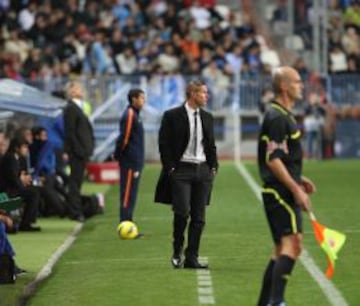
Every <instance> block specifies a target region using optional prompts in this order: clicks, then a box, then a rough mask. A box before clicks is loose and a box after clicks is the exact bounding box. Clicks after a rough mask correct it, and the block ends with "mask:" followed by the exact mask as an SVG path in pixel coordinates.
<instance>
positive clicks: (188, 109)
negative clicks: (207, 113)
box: [185, 102, 200, 118]
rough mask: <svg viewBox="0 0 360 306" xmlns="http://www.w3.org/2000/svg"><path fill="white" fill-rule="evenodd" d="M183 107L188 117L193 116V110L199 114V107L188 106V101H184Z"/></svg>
mask: <svg viewBox="0 0 360 306" xmlns="http://www.w3.org/2000/svg"><path fill="white" fill-rule="evenodd" d="M185 109H186V112H187V113H188V115H189V117H190V118H193V117H194V113H195V112H198V113H199V114H200V109H199V108H197V109H193V108H192V107H190V105H189V103H188V102H186V103H185Z"/></svg>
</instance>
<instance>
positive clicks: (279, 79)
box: [273, 66, 298, 94]
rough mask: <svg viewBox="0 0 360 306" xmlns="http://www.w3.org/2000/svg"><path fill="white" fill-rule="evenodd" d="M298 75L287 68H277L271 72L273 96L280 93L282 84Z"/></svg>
mask: <svg viewBox="0 0 360 306" xmlns="http://www.w3.org/2000/svg"><path fill="white" fill-rule="evenodd" d="M296 75H298V72H297V71H296V70H295V69H294V68H292V67H289V66H282V67H278V68H276V69H275V70H274V72H273V88H274V92H275V94H280V93H281V92H282V84H283V83H289V82H290V81H291V80H292V78H294V76H296Z"/></svg>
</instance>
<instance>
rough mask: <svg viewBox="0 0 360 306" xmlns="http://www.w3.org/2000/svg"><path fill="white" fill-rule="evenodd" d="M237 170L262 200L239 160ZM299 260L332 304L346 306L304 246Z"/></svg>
mask: <svg viewBox="0 0 360 306" xmlns="http://www.w3.org/2000/svg"><path fill="white" fill-rule="evenodd" d="M235 165H236V168H237V170H238V171H239V172H240V174H241V175H242V176H243V178H244V179H245V181H246V182H247V183H248V185H249V186H250V188H251V189H252V191H253V192H254V193H255V195H256V197H257V198H258V200H259V201H262V198H261V191H260V187H259V185H258V184H257V183H256V182H255V180H254V179H253V177H252V176H251V175H250V173H249V172H248V171H247V169H246V168H245V167H244V165H243V164H242V163H240V161H237V162H235ZM300 262H301V263H302V264H303V266H304V267H305V269H306V270H307V271H308V272H309V274H310V275H311V276H312V278H313V279H314V280H315V281H316V282H317V283H318V285H319V287H320V288H321V290H322V291H323V292H324V294H325V296H326V298H327V299H328V301H329V302H330V304H331V305H333V306H348V305H349V304H348V303H347V302H346V300H345V298H344V297H343V296H342V294H341V292H340V291H339V290H338V289H337V288H336V287H335V285H334V284H333V283H332V282H331V281H329V280H328V279H327V278H326V277H325V276H324V273H323V272H322V271H321V270H320V269H319V267H318V266H317V265H316V263H315V261H314V259H313V258H312V257H311V255H310V254H309V252H308V251H307V250H306V249H305V248H304V249H303V250H302V253H301V256H300Z"/></svg>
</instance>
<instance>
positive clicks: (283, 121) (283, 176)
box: [258, 67, 315, 306]
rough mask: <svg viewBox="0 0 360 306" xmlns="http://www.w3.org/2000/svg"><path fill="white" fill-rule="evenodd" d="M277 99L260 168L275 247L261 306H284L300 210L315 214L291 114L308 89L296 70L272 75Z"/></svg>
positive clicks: (264, 131) (265, 127)
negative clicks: (304, 86) (304, 88)
mask: <svg viewBox="0 0 360 306" xmlns="http://www.w3.org/2000/svg"><path fill="white" fill-rule="evenodd" d="M273 90H274V93H275V99H274V101H272V102H271V103H270V107H269V109H268V110H267V112H266V114H265V116H264V120H263V123H262V126H261V130H260V134H259V139H258V166H259V172H260V175H261V178H262V181H263V190H262V197H263V203H264V209H265V213H266V217H267V220H268V223H269V226H270V231H271V234H272V238H273V241H274V244H275V248H274V251H273V254H272V256H271V259H270V261H269V263H268V265H267V267H266V269H265V272H264V276H263V283H262V288H261V292H260V297H259V301H258V305H259V306H272V305H278V306H283V305H285V301H284V292H285V287H286V284H287V280H288V279H289V277H290V275H291V272H292V270H293V268H294V265H295V262H296V260H297V258H298V257H299V255H300V253H301V248H302V246H301V243H302V215H301V210H305V211H308V210H310V205H311V204H310V198H309V196H308V194H309V193H312V192H314V191H315V185H314V184H313V183H312V182H311V181H310V180H309V179H308V178H306V177H304V176H302V158H303V153H302V148H301V142H300V139H301V132H300V130H299V128H298V127H297V124H296V120H295V118H294V116H293V114H292V113H291V110H292V109H293V107H294V104H295V103H296V101H299V100H301V99H302V91H303V83H302V80H301V78H300V76H299V73H298V72H297V71H296V70H294V69H293V68H291V67H279V68H277V69H276V70H275V71H274V74H273Z"/></svg>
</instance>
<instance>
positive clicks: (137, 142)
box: [114, 88, 145, 222]
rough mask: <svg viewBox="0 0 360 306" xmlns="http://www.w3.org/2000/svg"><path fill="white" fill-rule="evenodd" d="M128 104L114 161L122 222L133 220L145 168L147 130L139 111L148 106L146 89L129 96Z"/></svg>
mask: <svg viewBox="0 0 360 306" xmlns="http://www.w3.org/2000/svg"><path fill="white" fill-rule="evenodd" d="M128 101H129V105H128V107H127V108H126V110H125V111H124V113H123V114H122V116H121V119H120V134H119V136H118V139H117V141H116V148H115V152H114V158H115V159H116V160H117V161H118V162H119V166H120V222H122V221H126V220H127V221H133V214H134V208H135V203H136V197H137V192H138V186H139V181H140V176H141V171H142V169H143V166H144V127H143V123H142V121H141V117H140V111H141V109H142V108H143V107H144V104H145V93H144V91H143V90H141V89H138V88H134V89H131V90H130V91H129V93H128Z"/></svg>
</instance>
